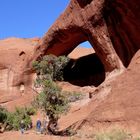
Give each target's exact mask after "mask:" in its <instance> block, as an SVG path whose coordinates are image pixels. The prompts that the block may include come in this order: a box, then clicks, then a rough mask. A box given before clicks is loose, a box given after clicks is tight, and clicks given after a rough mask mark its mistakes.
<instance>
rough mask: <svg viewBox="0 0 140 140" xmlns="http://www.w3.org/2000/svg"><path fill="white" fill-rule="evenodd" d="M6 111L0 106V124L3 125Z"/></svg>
mask: <svg viewBox="0 0 140 140" xmlns="http://www.w3.org/2000/svg"><path fill="white" fill-rule="evenodd" d="M7 112H8V111H7V110H6V109H5V108H3V107H2V106H0V123H4V122H5V121H6V119H7Z"/></svg>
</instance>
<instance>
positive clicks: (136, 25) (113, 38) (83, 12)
mask: <svg viewBox="0 0 140 140" xmlns="http://www.w3.org/2000/svg"><path fill="white" fill-rule="evenodd" d="M139 10H140V1H138V0H129V1H128V0H114V1H112V0H71V1H70V3H69V5H68V7H67V9H66V10H65V12H64V13H63V14H61V16H60V17H59V18H58V19H57V20H56V22H55V23H54V24H53V25H52V27H51V28H50V29H49V31H48V32H47V33H46V34H45V36H44V37H43V38H42V40H41V41H40V43H39V45H38V47H37V48H36V49H35V53H34V57H33V59H38V58H39V57H41V56H42V55H45V54H48V53H53V54H55V55H63V54H65V55H66V54H69V53H70V52H71V51H72V50H73V49H74V48H75V47H76V46H77V45H79V44H80V43H81V42H84V41H89V42H90V43H91V45H92V46H94V50H95V52H96V54H97V55H98V57H99V58H100V60H101V61H102V63H103V64H104V67H105V70H106V71H112V70H114V69H121V68H123V67H124V66H125V67H127V66H128V64H129V63H130V61H131V58H132V57H133V55H134V54H135V53H136V51H137V50H138V49H139V44H140V35H139V34H140V12H139Z"/></svg>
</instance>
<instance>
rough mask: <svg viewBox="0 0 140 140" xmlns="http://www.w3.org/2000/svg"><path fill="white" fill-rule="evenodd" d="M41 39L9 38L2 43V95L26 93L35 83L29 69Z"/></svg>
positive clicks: (0, 60)
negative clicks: (35, 47) (30, 59)
mask: <svg viewBox="0 0 140 140" xmlns="http://www.w3.org/2000/svg"><path fill="white" fill-rule="evenodd" d="M38 41H39V39H38V38H34V39H18V38H9V39H5V40H1V41H0V94H2V93H3V94H5V95H6V93H11V94H17V93H20V92H26V91H27V90H28V87H31V85H32V83H33V81H32V80H33V74H32V72H31V69H29V67H28V63H29V58H31V56H32V55H33V50H34V46H35V45H36V44H37V43H38Z"/></svg>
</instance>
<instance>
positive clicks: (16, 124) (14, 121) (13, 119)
mask: <svg viewBox="0 0 140 140" xmlns="http://www.w3.org/2000/svg"><path fill="white" fill-rule="evenodd" d="M34 113H35V109H34V108H33V107H29V108H27V107H25V108H16V110H15V112H8V111H7V110H6V109H4V108H3V107H0V122H1V123H6V126H7V127H6V129H7V130H11V129H14V130H19V128H20V122H21V120H23V121H24V123H25V127H26V128H28V126H29V124H31V118H30V115H33V114H34Z"/></svg>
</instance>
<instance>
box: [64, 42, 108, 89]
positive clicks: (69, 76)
mask: <svg viewBox="0 0 140 140" xmlns="http://www.w3.org/2000/svg"><path fill="white" fill-rule="evenodd" d="M84 44H86V45H87V46H83V45H84ZM89 44H90V43H89V42H87V41H86V42H84V43H81V44H80V45H79V46H77V47H76V48H75V49H74V50H73V51H72V52H71V53H70V54H69V57H70V58H71V60H70V62H69V63H68V65H67V66H66V67H65V69H64V80H65V81H68V82H70V83H71V84H73V85H77V86H81V87H83V86H95V87H97V86H99V85H100V84H101V83H102V82H103V81H104V80H105V69H104V65H103V63H102V62H101V60H100V58H99V57H98V56H97V54H96V52H95V51H94V49H93V47H92V46H91V45H89ZM80 46H82V47H80Z"/></svg>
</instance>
